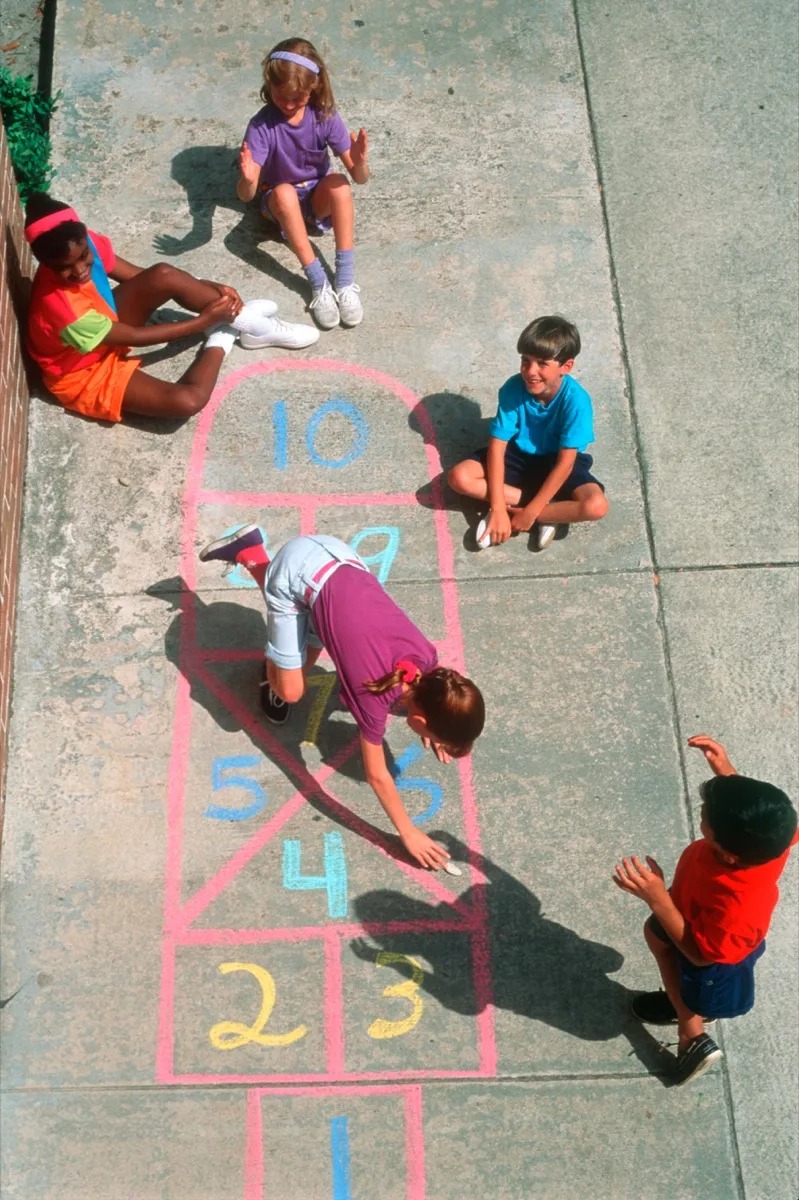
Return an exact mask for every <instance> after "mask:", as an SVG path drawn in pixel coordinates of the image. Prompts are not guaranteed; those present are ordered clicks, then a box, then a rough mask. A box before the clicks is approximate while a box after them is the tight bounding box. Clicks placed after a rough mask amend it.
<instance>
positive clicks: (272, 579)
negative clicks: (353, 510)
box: [264, 533, 369, 670]
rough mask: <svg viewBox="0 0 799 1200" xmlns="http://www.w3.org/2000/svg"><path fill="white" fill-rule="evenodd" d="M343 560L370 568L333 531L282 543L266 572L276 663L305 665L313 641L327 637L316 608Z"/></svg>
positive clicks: (270, 645)
mask: <svg viewBox="0 0 799 1200" xmlns="http://www.w3.org/2000/svg"><path fill="white" fill-rule="evenodd" d="M342 564H348V565H349V566H353V567H360V568H362V569H363V570H364V571H368V570H369V568H368V567H367V565H366V563H365V562H364V561H363V560H362V559H360V558H359V557H358V555H357V554H356V553H355V551H354V550H353V549H351V547H349V546H348V545H347V544H346V542H342V541H341V540H340V539H339V538H337V537H330V536H329V535H328V534H324V533H318V534H314V535H313V536H312V537H295V538H292V539H291V541H289V542H286V544H285V546H281V548H280V549H279V550H278V552H277V554H276V555H275V557H274V558H273V559H272V561H271V562H270V564H269V567H268V569H267V572H266V587H265V589H264V598H265V600H266V657H267V658H269V659H271V660H272V662H273V663H274V664H275V666H278V667H283V668H284V669H285V670H296V669H297V668H299V667H302V666H304V665H305V659H306V656H307V653H308V647H309V646H312V647H313V648H314V649H317V650H320V649H321V648H322V643H321V642H320V640H319V638H318V637H317V634H316V630H315V629H314V626H313V617H312V609H313V605H314V601H315V600H316V597H317V595H318V594H319V590H320V588H321V587H322V584H323V583H325V582H326V581H327V580H328V579H329V578H330V576H331V575H332V574H333V572H334V571H336V570H338V568H339V567H340V566H341V565H342Z"/></svg>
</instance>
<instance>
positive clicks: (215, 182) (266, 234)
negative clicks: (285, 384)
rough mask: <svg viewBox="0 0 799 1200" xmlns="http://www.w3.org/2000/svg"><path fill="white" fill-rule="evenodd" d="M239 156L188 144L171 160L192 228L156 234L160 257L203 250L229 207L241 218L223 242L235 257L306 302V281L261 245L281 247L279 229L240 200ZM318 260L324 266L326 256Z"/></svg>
mask: <svg viewBox="0 0 799 1200" xmlns="http://www.w3.org/2000/svg"><path fill="white" fill-rule="evenodd" d="M238 153H239V148H238V146H236V147H232V146H189V147H187V149H185V150H180V151H179V152H178V153H177V154H176V155H175V157H174V158H173V159H172V178H173V179H174V180H175V182H176V183H179V184H180V186H181V187H182V188H184V189H185V192H186V199H187V202H188V206H189V214H190V216H191V219H192V227H191V229H190V230H189V232H188V233H186V234H184V235H183V237H180V238H178V237H174V236H173V235H172V234H170V233H159V234H156V236H155V238H154V239H153V245H154V246H155V249H156V250H157V251H158V252H159V254H166V255H169V256H170V257H172V258H177V257H179V256H180V255H181V254H185V253H186V252H187V251H188V250H196V249H197V247H198V246H204V245H205V244H206V243H207V242H210V241H211V239H212V237H213V232H214V228H213V222H214V213H215V212H216V210H217V208H225V209H229V210H230V211H231V212H235V213H238V214H239V216H240V220H239V223H238V225H236V226H235V227H234V228H233V229H231V231H230V232H229V233H228V234H227V235H226V236H225V239H224V244H225V247H226V248H227V249H228V250H229V251H230V253H231V254H234V255H235V256H236V258H240V259H241V260H242V261H243V262H245V263H247V265H248V266H251V267H256V268H257V269H258V270H259V271H261V272H263V274H265V275H268V276H269V277H270V278H271V279H274V280H275V282H276V283H279V284H282V286H283V287H285V288H286V289H287V290H288V291H291V292H296V293H297V294H298V295H300V296H302V297H303V298H306V297H307V294H308V284H307V281H306V279H305V277H304V276H303V275H301V274H300V273H299V272H297V271H290V270H288V269H287V268H286V267H284V266H283V264H282V263H281V262H279V261H278V259H277V258H275V257H274V256H273V255H271V254H268V253H267V252H266V251H265V250H264V249H262V247H261V245H260V243H262V242H276V243H278V244H280V243H281V241H282V238H281V234H280V230H279V228H278V227H277V225H272V224H270V223H269V222H268V221H265V220H264V219H263V218H262V217H261V215H260V213H259V212H258V210H257V208H256V207H255V205H254V204H252V203H251V204H246V203H245V202H244V201H242V200H239V199H238V197H237V196H236V183H235V180H236V170H237V163H238ZM309 232H311V233H312V231H310V230H309ZM317 254H318V250H317ZM319 258H320V259H322V261H323V262H324V259H323V258H322V255H321V254H319ZM222 282H225V281H224V280H223V281H222Z"/></svg>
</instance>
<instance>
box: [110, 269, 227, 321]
mask: <svg viewBox="0 0 799 1200" xmlns="http://www.w3.org/2000/svg"><path fill="white" fill-rule="evenodd" d="M218 297H219V292H218V291H217V289H216V288H215V287H214V285H213V284H212V283H207V282H206V281H205V280H203V279H195V278H194V276H193V275H189V273H188V271H181V270H180V268H179V267H172V266H169V265H168V264H167V263H157V264H156V265H155V266H154V267H147V268H146V269H145V270H144V271H139V273H138V275H134V276H133V277H132V278H131V279H126V280H125V282H124V283H120V284H119V285H118V286H117V287H116V288H115V289H114V301H115V303H116V307H117V313H118V315H119V319H120V321H124V322H125V324H126V325H144V323H145V322H146V321H147V320H148V319H149V318H150V317H151V316H152V314H153V313H154V312H155V310H156V309H157V308H160V307H161V305H162V304H165V303H166V301H167V300H175V301H177V303H178V304H182V305H183V307H184V308H187V309H188V310H189V312H200V311H201V310H202V309H203V308H205V306H206V305H207V304H211V303H212V302H213V301H214V300H216V299H218Z"/></svg>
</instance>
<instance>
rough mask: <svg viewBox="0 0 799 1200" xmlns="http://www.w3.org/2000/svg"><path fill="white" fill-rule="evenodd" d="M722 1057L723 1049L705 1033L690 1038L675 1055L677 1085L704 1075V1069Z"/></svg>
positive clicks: (679, 1085)
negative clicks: (683, 1047)
mask: <svg viewBox="0 0 799 1200" xmlns="http://www.w3.org/2000/svg"><path fill="white" fill-rule="evenodd" d="M723 1057H724V1053H723V1051H722V1050H721V1049H719V1047H718V1046H717V1045H716V1043H715V1042H714V1041H713V1038H712V1037H708V1035H707V1034H706V1033H700V1034H699V1035H698V1037H695V1038H692V1039H691V1041H690V1042H689V1043H688V1045H687V1046H686V1047H685V1049H684V1050H682V1051H681V1052H680V1054H679V1055H678V1056H677V1071H676V1075H677V1079H676V1083H677V1087H681V1086H682V1085H683V1084H684V1083H690V1081H691V1080H692V1079H696V1078H697V1077H698V1076H699V1075H704V1073H705V1071H707V1070H708V1069H709V1068H710V1067H712V1066H713V1063H715V1062H718V1061H719V1059H722V1058H723Z"/></svg>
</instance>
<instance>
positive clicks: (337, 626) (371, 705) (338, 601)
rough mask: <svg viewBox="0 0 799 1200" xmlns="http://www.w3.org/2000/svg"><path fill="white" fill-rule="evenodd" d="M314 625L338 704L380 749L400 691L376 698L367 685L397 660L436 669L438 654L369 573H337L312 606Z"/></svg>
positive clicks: (345, 569) (345, 568)
mask: <svg viewBox="0 0 799 1200" xmlns="http://www.w3.org/2000/svg"><path fill="white" fill-rule="evenodd" d="M313 623H314V628H315V629H316V632H317V634H318V635H319V638H320V640H321V641H322V643H323V645H324V647H325V649H326V650H327V652H328V654H329V655H330V657H331V658H332V659H333V663H334V665H335V668H336V671H337V673H338V679H339V686H340V689H341V698H342V700H343V701H344V703H345V704H346V706H347V708H348V709H349V710H350V712H351V713H352V715H353V717H354V718H355V720H356V722H357V725H358V728H359V729H360V731H361V733H362V734H363V736H364V737H365V738H366V740H367V742H372V743H373V744H374V745H376V746H379V745H380V744H381V742H382V741H383V735H384V734H385V732H386V725H387V723H388V717H389V713H390V712H391V710H392V708H393V707H394V705H395V703H396V702H397V700H398V699H399V697H400V695H401V694H402V687H401V685H400V686H399V687H395V688H392V689H391V690H390V691H388V692H384V693H383V695H382V696H374V695H372V693H371V692H368V691H367V690H366V688H365V687H364V686H363V682H364V680H365V679H380V678H381V677H382V676H383V675H387V674H388V673H389V671H393V670H394V668H395V666H396V665H397V662H398V660H399V659H401V658H406V659H410V661H411V662H412V663H414V664H415V665H416V666H417V667H419V669H420V670H421V671H432V670H433V668H434V667H437V666H438V656H437V654H436V648H435V646H434V645H433V644H432V642H429V641H428V640H427V638H426V637H425V636H424V634H423V633H421V632H420V631H419V630H418V629H417V628H416V626H415V625H414V623H413V621H411V620H410V618H409V617H407V616H406V615H405V613H404V612H403V611H402V609H401V608H400V607H399V606H398V605H396V604H395V603H394V601H393V600H392V599H391V597H390V596H389V595H388V593H387V592H385V591H384V590H383V587H382V585H381V584H380V583H378V581H377V579H375V577H374V575H372V574H371V573H370V572H369V571H362V570H360V568H358V567H348V566H343V567H339V568H338V570H337V571H335V572H334V574H333V575H331V576H330V578H329V579H328V580H327V582H326V583H324V584H323V585H322V588H321V590H320V592H319V595H318V596H317V598H316V602H315V603H314V606H313Z"/></svg>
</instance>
